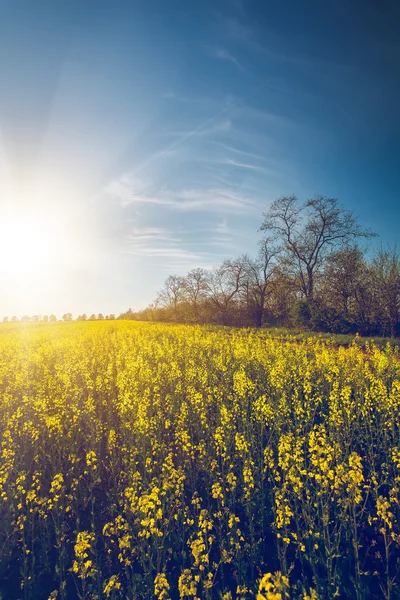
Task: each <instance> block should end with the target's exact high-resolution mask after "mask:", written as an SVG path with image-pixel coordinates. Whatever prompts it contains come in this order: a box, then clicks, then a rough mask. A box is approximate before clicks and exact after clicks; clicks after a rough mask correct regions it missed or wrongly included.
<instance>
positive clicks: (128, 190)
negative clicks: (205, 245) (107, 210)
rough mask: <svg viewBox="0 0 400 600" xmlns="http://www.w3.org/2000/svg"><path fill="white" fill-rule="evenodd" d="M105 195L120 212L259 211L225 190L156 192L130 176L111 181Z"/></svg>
mask: <svg viewBox="0 0 400 600" xmlns="http://www.w3.org/2000/svg"><path fill="white" fill-rule="evenodd" d="M105 193H106V194H107V195H108V196H110V197H112V198H114V199H115V200H117V201H118V202H119V204H120V205H121V206H122V208H126V207H128V206H130V205H134V204H137V205H140V204H141V205H143V204H155V205H159V206H165V207H166V208H169V209H172V210H175V211H181V212H185V211H187V212H190V211H193V212H196V211H199V212H216V211H217V212H218V211H221V210H226V209H229V210H232V211H235V212H242V211H249V210H258V209H259V208H258V204H257V201H256V200H255V199H254V198H251V197H249V196H247V195H246V194H244V193H239V192H238V191H236V190H235V189H233V188H232V187H229V186H226V187H204V188H201V187H192V188H182V189H178V190H171V189H168V188H166V187H161V188H159V189H157V188H156V187H155V186H151V185H145V184H143V183H142V182H140V181H139V180H136V179H135V177H134V176H130V175H124V176H122V177H121V178H119V179H116V180H113V181H111V182H110V183H109V184H108V185H107V186H106V188H105ZM153 233H154V232H153Z"/></svg>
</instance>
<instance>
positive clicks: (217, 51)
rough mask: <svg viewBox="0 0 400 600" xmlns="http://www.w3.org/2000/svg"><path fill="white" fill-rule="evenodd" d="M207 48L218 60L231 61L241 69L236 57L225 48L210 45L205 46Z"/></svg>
mask: <svg viewBox="0 0 400 600" xmlns="http://www.w3.org/2000/svg"><path fill="white" fill-rule="evenodd" d="M207 50H208V51H209V52H210V53H211V54H212V55H213V56H214V57H215V58H218V59H219V60H225V61H227V62H231V63H232V64H234V65H235V66H236V67H237V68H238V69H240V70H243V67H242V65H241V64H240V62H239V61H238V59H237V58H236V57H235V56H234V55H233V54H232V53H231V52H230V51H229V50H227V49H226V48H213V47H211V46H207Z"/></svg>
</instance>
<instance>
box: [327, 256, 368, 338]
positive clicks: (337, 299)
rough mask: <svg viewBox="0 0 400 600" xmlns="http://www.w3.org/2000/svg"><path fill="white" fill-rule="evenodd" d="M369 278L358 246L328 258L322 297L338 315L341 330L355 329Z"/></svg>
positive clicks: (337, 325) (338, 326) (362, 309)
mask: <svg viewBox="0 0 400 600" xmlns="http://www.w3.org/2000/svg"><path fill="white" fill-rule="evenodd" d="M367 277H368V273H367V267H366V264H365V260H364V255H363V253H362V251H361V249H360V248H359V247H358V246H345V247H343V248H339V250H337V251H336V252H333V253H332V254H330V255H329V256H328V258H327V261H326V268H325V270H324V273H323V277H322V288H321V290H320V296H321V299H322V301H323V303H324V304H325V305H326V306H327V307H328V308H329V309H331V310H333V311H334V313H335V314H336V320H337V324H336V328H337V329H338V330H340V331H348V330H351V329H354V327H355V326H356V325H357V323H358V322H359V321H360V314H361V311H364V306H363V305H364V304H365V303H364V300H365V299H366V296H365V290H364V288H365V286H366V284H367ZM368 304H370V302H368ZM364 316H365V315H364ZM364 320H365V319H364Z"/></svg>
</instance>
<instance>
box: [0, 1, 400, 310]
mask: <svg viewBox="0 0 400 600" xmlns="http://www.w3.org/2000/svg"><path fill="white" fill-rule="evenodd" d="M399 27H400V5H399V3H398V2H396V1H395V0H393V1H390V0H359V1H357V0H354V1H344V0H343V1H341V0H332V1H330V0H324V2H321V1H320V0H319V1H317V0H315V1H314V0H303V1H301V2H299V1H298V0H282V1H281V2H276V1H272V0H271V1H270V0H264V1H261V0H260V1H254V0H221V1H215V0H214V1H208V0H201V1H200V0H199V1H188V0H185V1H183V0H179V1H178V0H157V1H156V0H143V1H134V0H132V1H128V0H126V1H125V0H124V1H121V0H112V1H111V0H109V1H107V2H104V1H101V0H85V1H84V2H83V1H81V0H79V1H73V0H68V1H61V0H59V1H54V0H40V1H39V0H37V1H33V0H26V1H24V2H23V1H19V0H11V1H7V0H0V85H1V94H0V211H2V213H4V211H7V210H9V209H10V206H12V208H13V210H14V209H15V211H16V213H17V214H28V215H34V217H35V220H32V227H34V225H33V223H37V222H40V223H41V230H40V231H41V232H44V233H41V234H40V235H42V236H46V235H47V233H48V230H51V235H52V239H53V240H55V242H54V243H55V244H57V241H58V242H59V241H60V240H62V244H61V246H62V251H61V250H60V248H61V246H59V247H58V249H56V246H54V257H57V260H56V258H54V261H53V263H52V265H51V268H50V266H49V265H48V267H49V268H48V269H47V271H46V272H45V271H43V272H42V273H39V272H38V278H37V280H35V281H32V279H30V280H29V283H26V284H25V285H22V284H19V285H14V286H13V285H12V283H11V282H9V285H7V290H6V293H5V294H2V296H1V298H0V315H2V314H3V315H5V314H8V315H11V314H19V315H20V314H23V313H25V312H27V313H28V314H32V313H41V314H45V313H50V312H55V313H57V314H62V313H63V312H65V311H67V310H70V311H72V312H73V313H74V314H75V315H76V314H78V313H81V312H88V313H91V312H99V311H101V312H106V313H108V312H116V313H118V312H119V311H122V310H124V309H126V308H128V307H129V306H132V307H134V308H141V307H144V306H145V305H146V304H148V303H149V302H150V301H152V299H153V298H154V297H155V294H156V291H157V290H158V289H159V287H160V286H161V285H162V282H163V280H164V279H165V277H166V276H167V275H168V274H172V273H177V274H184V273H186V272H187V271H188V270H189V269H191V268H193V267H196V266H203V267H210V266H212V265H215V264H219V263H220V262H221V261H222V260H223V259H224V258H228V257H232V256H234V255H238V254H240V253H242V252H249V253H255V251H256V246H257V240H258V238H259V236H260V234H259V233H258V228H259V226H260V224H261V220H262V212H263V211H264V210H266V209H267V208H268V206H269V204H270V203H271V202H272V201H273V200H274V199H275V198H277V197H279V196H282V195H287V194H292V193H295V194H297V195H298V196H299V197H300V198H306V197H309V196H312V195H315V194H324V195H328V196H332V197H337V198H338V199H339V201H340V202H341V203H342V204H343V205H345V206H346V208H350V209H354V210H355V212H356V213H357V214H359V215H360V220H361V223H362V224H363V225H364V226H365V227H370V228H372V229H374V230H375V231H376V232H377V233H378V234H379V236H380V237H379V238H378V239H377V240H375V241H374V242H373V244H380V243H384V244H386V243H390V244H394V243H395V242H396V241H397V240H398V223H399V215H400V204H399V181H400V176H399V173H400V169H399V167H400V149H399V148H400V146H399V140H400V113H399V109H398V107H399V106H400V75H399V67H398V65H399V59H400V42H399V36H398V31H399ZM38 235H39V234H38ZM27 254H29V248H27ZM3 260H4V257H3ZM57 261H58V262H57ZM14 283H15V281H14Z"/></svg>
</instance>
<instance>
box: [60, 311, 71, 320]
mask: <svg viewBox="0 0 400 600" xmlns="http://www.w3.org/2000/svg"><path fill="white" fill-rule="evenodd" d="M62 320H63V321H72V314H71V313H65V314H64V315H63V316H62Z"/></svg>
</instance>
